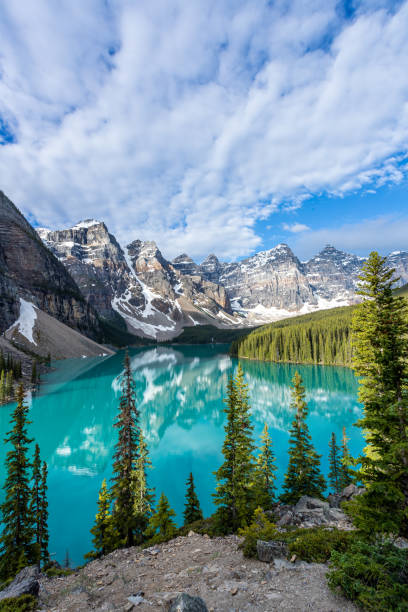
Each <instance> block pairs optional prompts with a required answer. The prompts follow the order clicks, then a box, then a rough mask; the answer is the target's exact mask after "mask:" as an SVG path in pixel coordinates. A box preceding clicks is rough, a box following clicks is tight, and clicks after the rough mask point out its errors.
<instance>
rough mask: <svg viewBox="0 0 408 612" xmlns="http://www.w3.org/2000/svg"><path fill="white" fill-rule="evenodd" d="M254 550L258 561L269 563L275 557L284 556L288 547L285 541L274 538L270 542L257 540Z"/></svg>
mask: <svg viewBox="0 0 408 612" xmlns="http://www.w3.org/2000/svg"><path fill="white" fill-rule="evenodd" d="M256 551H257V553H258V559H259V560H260V561H264V562H265V563H270V562H271V561H273V559H275V558H276V557H278V558H279V557H286V555H287V554H288V547H287V544H286V542H282V541H281V540H274V541H272V542H264V541H263V540H257V542H256Z"/></svg>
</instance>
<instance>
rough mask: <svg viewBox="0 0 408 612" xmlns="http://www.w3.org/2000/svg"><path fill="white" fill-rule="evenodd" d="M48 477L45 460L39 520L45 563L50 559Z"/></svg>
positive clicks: (42, 558) (42, 472) (42, 554)
mask: <svg viewBox="0 0 408 612" xmlns="http://www.w3.org/2000/svg"><path fill="white" fill-rule="evenodd" d="M47 477H48V467H47V464H46V462H45V461H43V464H42V468H41V481H40V515H39V520H38V526H39V543H40V550H41V561H42V563H43V565H47V563H49V560H50V554H49V552H48V542H49V533H48V499H47V490H48V486H47Z"/></svg>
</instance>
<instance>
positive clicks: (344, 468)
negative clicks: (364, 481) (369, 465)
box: [340, 427, 356, 491]
mask: <svg viewBox="0 0 408 612" xmlns="http://www.w3.org/2000/svg"><path fill="white" fill-rule="evenodd" d="M353 465H354V461H353V458H352V456H351V454H350V451H349V447H348V438H347V435H346V428H345V427H343V437H342V440H341V459H340V490H341V491H342V490H343V489H345V488H346V487H348V485H349V484H352V483H353V482H355V480H356V478H355V474H354V470H353V468H352V466H353Z"/></svg>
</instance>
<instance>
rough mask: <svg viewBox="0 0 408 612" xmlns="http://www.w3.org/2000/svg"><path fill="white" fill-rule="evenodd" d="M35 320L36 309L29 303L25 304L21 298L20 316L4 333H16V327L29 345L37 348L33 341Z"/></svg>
mask: <svg viewBox="0 0 408 612" xmlns="http://www.w3.org/2000/svg"><path fill="white" fill-rule="evenodd" d="M36 320H37V308H36V306H34V304H32V303H31V302H27V301H26V300H24V299H23V298H20V315H19V317H18V319H17V321H15V322H14V323H13V324H12V325H10V327H9V328H8V330H7V331H6V334H7V333H8V332H11V331H16V329H17V327H18V331H19V333H20V334H21V335H22V336H24V337H25V338H27V340H28V341H29V342H31V344H35V345H36V346H37V342H36V341H35V340H34V335H33V332H34V325H35V322H36Z"/></svg>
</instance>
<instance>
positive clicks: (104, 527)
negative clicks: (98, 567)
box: [85, 479, 115, 559]
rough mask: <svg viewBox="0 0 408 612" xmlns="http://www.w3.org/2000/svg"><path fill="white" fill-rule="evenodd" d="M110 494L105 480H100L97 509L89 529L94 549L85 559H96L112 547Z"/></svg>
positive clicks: (113, 541) (113, 540) (113, 539)
mask: <svg viewBox="0 0 408 612" xmlns="http://www.w3.org/2000/svg"><path fill="white" fill-rule="evenodd" d="M110 507H111V496H110V493H109V490H108V487H107V485H106V480H105V479H104V480H103V482H102V486H101V489H100V491H99V499H98V511H97V513H96V517H95V525H94V526H93V527H92V529H91V533H92V535H93V539H92V544H93V547H94V550H93V551H92V552H90V553H87V554H86V555H85V559H97V558H98V557H102V556H103V555H106V554H107V553H109V552H111V551H112V550H113V548H114V543H115V537H114V533H113V525H112V515H111V512H110Z"/></svg>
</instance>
